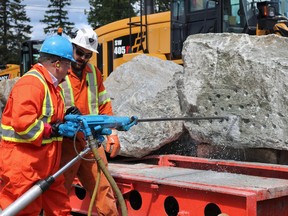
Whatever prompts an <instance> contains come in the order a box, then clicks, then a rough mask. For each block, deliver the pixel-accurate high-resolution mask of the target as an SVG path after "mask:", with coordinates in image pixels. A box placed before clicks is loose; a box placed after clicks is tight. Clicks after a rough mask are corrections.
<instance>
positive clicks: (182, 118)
mask: <svg viewBox="0 0 288 216" xmlns="http://www.w3.org/2000/svg"><path fill="white" fill-rule="evenodd" d="M217 119H219V120H228V117H226V116H212V117H178V118H169V117H168V118H143V119H138V120H137V122H156V121H198V120H217Z"/></svg>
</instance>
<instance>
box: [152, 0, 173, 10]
mask: <svg viewBox="0 0 288 216" xmlns="http://www.w3.org/2000/svg"><path fill="white" fill-rule="evenodd" d="M170 4H171V0H155V6H156V8H155V12H164V11H169V10H170Z"/></svg>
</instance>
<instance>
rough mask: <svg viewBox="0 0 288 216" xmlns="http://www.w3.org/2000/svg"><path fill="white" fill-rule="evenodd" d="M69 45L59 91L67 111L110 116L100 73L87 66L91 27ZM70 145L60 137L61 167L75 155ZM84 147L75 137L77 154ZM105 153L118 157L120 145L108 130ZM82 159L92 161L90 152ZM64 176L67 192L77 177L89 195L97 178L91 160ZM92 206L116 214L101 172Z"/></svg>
mask: <svg viewBox="0 0 288 216" xmlns="http://www.w3.org/2000/svg"><path fill="white" fill-rule="evenodd" d="M71 42H72V44H73V48H74V56H73V57H74V59H75V60H76V62H73V63H72V64H71V70H69V71H68V75H67V76H66V82H63V83H62V84H61V86H62V88H63V89H64V91H63V92H64V96H65V105H66V108H67V110H68V108H70V107H73V106H75V107H77V108H78V109H79V111H80V112H81V114H83V115H87V114H103V115H104V114H105V115H113V112H112V106H111V101H110V98H109V97H108V95H107V93H106V90H105V87H104V85H103V80H102V74H101V72H100V71H99V69H98V68H96V67H95V66H93V65H92V64H90V63H88V60H89V59H90V58H91V57H92V53H93V52H96V53H97V46H98V36H97V34H96V33H95V32H94V31H93V29H92V28H89V27H88V28H87V27H86V28H82V29H79V30H78V31H77V32H76V33H75V35H73V36H72V40H71ZM73 143H74V140H73V139H69V138H64V140H63V152H62V158H61V164H62V165H65V164H66V163H67V162H69V161H70V160H71V159H72V158H73V157H75V156H76V152H75V150H74V148H73ZM85 145H86V141H85V138H84V136H82V137H80V136H79V135H78V137H77V141H76V148H77V151H78V152H80V151H81V150H83V148H84V147H85ZM105 150H106V151H107V152H110V157H115V156H116V155H117V154H118V152H119V150H120V142H119V139H118V136H117V134H116V131H114V130H112V134H111V135H109V136H107V143H106V149H105ZM105 150H104V147H103V146H102V145H101V146H100V147H99V148H98V152H99V154H100V156H101V158H102V160H103V161H104V163H105V164H106V166H107V165H108V163H107V158H106V154H105ZM85 158H94V156H93V153H92V152H91V153H90V155H89V154H88V156H85ZM64 176H65V186H66V188H67V190H70V189H71V185H72V182H73V180H74V179H75V177H76V176H77V177H78V179H79V180H80V182H81V184H82V185H83V187H84V188H85V189H86V191H88V193H89V195H90V196H92V193H93V190H94V188H95V183H96V177H97V164H96V163H95V160H94V161H93V160H92V161H91V160H90V161H87V160H81V161H78V162H77V164H76V165H74V166H73V168H72V169H69V170H68V171H66V172H65V173H64ZM95 207H96V210H97V212H98V215H109V216H114V215H119V214H118V211H117V206H116V200H115V197H114V192H113V190H112V187H111V186H110V183H109V182H108V180H107V179H106V177H105V175H104V174H103V172H101V178H100V183H99V187H98V191H97V196H96V201H95Z"/></svg>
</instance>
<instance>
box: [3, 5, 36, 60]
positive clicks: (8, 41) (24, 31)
mask: <svg viewBox="0 0 288 216" xmlns="http://www.w3.org/2000/svg"><path fill="white" fill-rule="evenodd" d="M21 3H22V0H1V1H0V26H1V28H0V41H1V42H0V64H8V63H9V64H19V62H20V49H21V43H22V42H24V41H25V40H28V39H30V36H29V35H30V34H31V28H32V26H30V25H29V24H28V23H29V22H30V18H28V17H27V15H26V11H25V5H22V4H21Z"/></svg>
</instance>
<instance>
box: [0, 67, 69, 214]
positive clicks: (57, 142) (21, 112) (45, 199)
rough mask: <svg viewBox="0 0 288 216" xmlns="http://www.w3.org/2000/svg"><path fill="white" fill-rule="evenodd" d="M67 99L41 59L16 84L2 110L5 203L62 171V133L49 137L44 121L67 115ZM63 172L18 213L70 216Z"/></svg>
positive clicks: (0, 203) (0, 160)
mask: <svg viewBox="0 0 288 216" xmlns="http://www.w3.org/2000/svg"><path fill="white" fill-rule="evenodd" d="M63 117H64V102H63V96H61V94H60V87H57V88H55V87H54V85H53V83H52V79H51V77H50V74H49V72H48V71H47V70H46V69H45V68H44V67H43V66H42V65H41V64H36V65H35V66H34V67H33V68H32V69H31V71H29V72H28V73H27V74H26V75H24V76H23V77H21V78H20V79H19V80H18V81H17V83H16V84H15V85H14V87H13V89H12V91H11V93H10V96H9V98H8V100H7V104H6V107H5V109H4V111H3V114H2V122H1V123H2V124H1V127H2V130H3V136H2V140H1V143H0V178H1V180H2V184H1V187H0V188H1V190H0V197H1V199H0V207H1V208H2V209H5V208H6V207H7V206H8V205H10V204H11V203H12V202H13V201H15V200H16V199H17V198H18V197H19V196H20V195H22V194H23V193H25V192H26V191H27V190H28V189H30V188H31V187H32V186H33V185H34V184H35V183H36V182H37V181H39V180H41V179H44V178H46V177H48V176H50V175H52V174H54V173H55V172H57V171H58V170H59V165H60V156H61V141H62V137H56V138H53V139H43V137H42V135H43V130H44V122H46V123H50V122H55V121H56V120H58V119H59V120H63ZM63 184H64V178H63V175H61V176H59V177H57V178H56V180H55V182H54V183H53V184H52V185H51V186H50V187H49V189H48V190H47V191H45V192H44V193H43V194H42V195H41V196H39V197H38V198H37V199H36V200H35V201H33V202H31V203H30V204H29V205H28V206H27V207H26V208H25V209H24V210H22V211H21V212H19V214H17V215H39V212H40V210H41V209H42V208H43V209H44V210H45V213H46V215H55V216H56V215H57V216H58V215H70V211H71V208H70V204H69V197H68V196H67V191H66V189H65V187H64V186H63Z"/></svg>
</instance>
